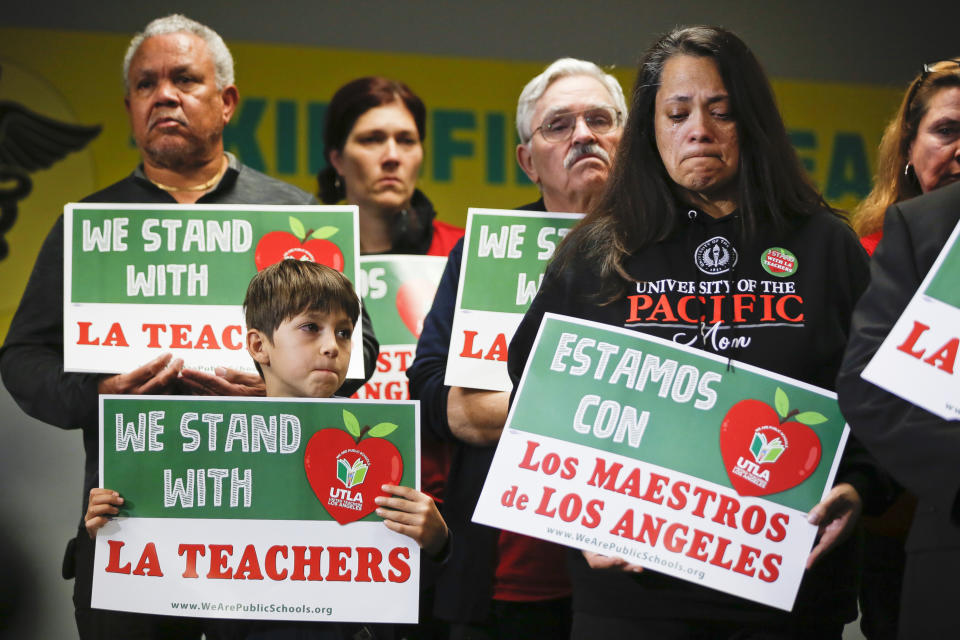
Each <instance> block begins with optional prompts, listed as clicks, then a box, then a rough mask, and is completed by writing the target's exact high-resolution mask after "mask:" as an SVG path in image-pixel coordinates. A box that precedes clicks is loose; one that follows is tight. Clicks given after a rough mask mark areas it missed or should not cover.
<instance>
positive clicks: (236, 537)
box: [92, 396, 420, 622]
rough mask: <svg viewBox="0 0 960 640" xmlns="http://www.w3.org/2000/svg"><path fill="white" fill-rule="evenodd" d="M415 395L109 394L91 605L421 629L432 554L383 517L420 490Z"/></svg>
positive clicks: (104, 408)
mask: <svg viewBox="0 0 960 640" xmlns="http://www.w3.org/2000/svg"><path fill="white" fill-rule="evenodd" d="M418 409H419V407H418V405H417V403H413V402H366V401H362V400H352V401H341V400H314V399H297V398H283V399H264V398H203V397H185V396H181V397H169V396H166V397H164V396H101V397H100V462H101V464H100V486H102V487H106V488H108V489H112V490H114V491H117V492H118V493H120V495H121V496H123V497H124V500H125V502H124V504H123V507H122V509H121V511H120V515H119V516H118V517H115V518H114V519H113V520H111V521H110V522H109V523H108V524H107V525H106V526H104V527H103V528H102V529H101V530H100V531H99V533H98V535H97V539H96V556H95V559H94V570H93V599H92V606H94V607H96V608H102V609H115V610H120V611H135V612H141V613H154V614H165V615H177V616H200V617H207V618H249V619H268V620H269V619H273V620H304V621H305V620H322V621H338V620H339V621H346V620H352V621H369V622H416V620H417V606H418V605H417V603H418V598H419V595H418V593H419V588H418V585H419V566H420V565H419V548H418V547H417V544H416V542H414V541H413V540H412V539H411V538H408V537H407V536H403V535H400V534H397V533H394V532H392V531H390V530H389V529H387V527H386V526H385V525H384V524H383V522H382V521H381V518H379V517H378V516H377V515H376V514H375V513H373V512H374V509H375V508H376V504H375V503H374V501H373V500H374V498H375V497H376V496H378V495H382V492H381V490H380V486H381V485H382V484H384V483H390V484H400V485H404V486H408V487H415V488H419V468H420V459H419V450H420V449H419V445H420V443H419V427H418V425H419V414H418Z"/></svg>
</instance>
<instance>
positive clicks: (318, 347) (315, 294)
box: [84, 260, 449, 557]
mask: <svg viewBox="0 0 960 640" xmlns="http://www.w3.org/2000/svg"><path fill="white" fill-rule="evenodd" d="M243 307H244V312H245V313H246V321H247V338H246V343H247V351H248V352H249V353H250V356H251V357H252V358H253V361H254V364H255V366H256V367H257V371H259V372H260V375H261V376H262V377H263V380H264V383H265V385H266V390H267V396H268V397H295V398H329V397H331V396H333V393H334V392H335V391H336V390H337V389H339V388H340V385H342V384H343V380H344V378H346V376H347V365H348V363H349V362H350V347H351V336H352V335H353V328H354V326H355V324H356V322H357V318H358V317H359V315H360V302H359V300H358V298H357V294H356V293H355V291H354V289H353V285H352V284H351V283H350V281H349V280H348V279H347V278H346V277H345V276H344V275H343V274H341V273H340V272H339V271H336V270H334V269H331V268H329V267H326V266H323V265H320V264H316V263H314V262H307V261H299V260H282V261H280V262H278V263H277V264H274V265H272V266H270V267H267V268H266V269H264V270H263V271H261V272H260V273H258V274H257V275H256V276H254V277H253V280H251V281H250V285H249V286H248V287H247V296H246V299H245V300H244V301H243ZM382 489H383V491H384V492H385V493H388V494H392V496H379V497H377V498H376V503H377V505H379V506H378V508H377V511H376V513H377V515H379V516H380V517H382V518H383V519H384V520H383V522H384V524H385V525H386V526H387V527H388V528H389V529H391V530H393V531H396V532H397V533H402V534H404V535H407V536H409V537H411V538H413V539H414V540H415V541H416V542H417V544H418V545H420V547H421V548H422V549H423V551H424V553H426V554H427V555H428V556H429V557H436V556H437V555H440V554H441V552H443V550H444V548H445V547H446V544H447V540H448V537H449V531H448V530H447V525H446V524H445V523H444V521H443V518H442V517H441V516H440V512H439V511H438V510H437V506H436V504H435V503H434V502H433V499H431V498H430V496H428V495H426V494H425V493H423V492H421V491H417V490H416V489H412V488H410V487H400V486H394V485H383V487H382ZM122 505H123V497H122V496H120V495H119V494H118V493H117V492H116V491H111V490H109V489H92V490H91V491H90V499H89V502H88V505H87V513H86V515H85V516H84V522H85V525H86V528H87V532H88V533H89V534H90V537H91V538H94V537H95V536H96V534H97V531H98V530H99V529H100V528H101V527H103V525H105V524H106V523H107V521H108V519H109V518H110V517H111V516H114V515H116V514H117V513H119V508H120V507H121V506H122Z"/></svg>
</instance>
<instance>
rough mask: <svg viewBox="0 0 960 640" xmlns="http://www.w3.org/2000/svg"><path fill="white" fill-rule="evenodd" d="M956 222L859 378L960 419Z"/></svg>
mask: <svg viewBox="0 0 960 640" xmlns="http://www.w3.org/2000/svg"><path fill="white" fill-rule="evenodd" d="M958 236H960V225H958V226H957V227H956V228H954V230H953V233H951V234H950V238H949V239H948V240H947V243H946V245H944V247H943V250H942V251H941V252H940V255H939V256H937V259H936V261H935V262H934V263H933V266H932V267H930V271H929V272H927V275H926V277H924V279H923V282H921V283H920V287H919V288H918V289H917V292H916V293H915V294H914V295H913V298H911V299H910V302H909V303H908V304H907V307H906V309H904V310H903V313H902V314H901V315H900V318H899V319H898V320H897V322H896V324H894V325H893V329H891V330H890V333H889V335H887V337H886V339H885V340H884V341H883V343H882V344H881V345H880V348H879V349H878V350H877V353H876V354H874V356H873V358H872V359H871V360H870V362H869V364H867V366H866V368H864V370H863V374H862V375H863V378H864V379H865V380H869V381H870V382H872V383H874V384H875V385H877V386H880V387H883V388H884V389H886V390H887V391H889V392H890V393H895V394H897V395H898V396H900V397H901V398H903V399H905V400H907V401H909V402H912V403H913V404H915V405H918V406H920V407H923V408H924V409H926V410H927V411H930V412H931V413H935V414H937V415H938V416H940V417H941V418H944V419H946V420H958V419H960V380H958V379H957V377H956V376H955V374H954V371H955V365H956V361H957V351H958V349H960V290H958V289H957V282H960V246H958V245H957V238H958Z"/></svg>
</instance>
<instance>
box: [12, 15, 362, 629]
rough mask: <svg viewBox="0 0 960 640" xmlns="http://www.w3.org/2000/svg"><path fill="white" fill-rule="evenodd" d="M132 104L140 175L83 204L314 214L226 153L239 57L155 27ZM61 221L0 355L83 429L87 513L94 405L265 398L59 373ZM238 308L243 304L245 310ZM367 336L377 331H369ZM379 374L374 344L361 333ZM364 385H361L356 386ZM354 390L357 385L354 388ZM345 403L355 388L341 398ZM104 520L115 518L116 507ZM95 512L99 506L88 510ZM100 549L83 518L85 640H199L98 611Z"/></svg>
mask: <svg viewBox="0 0 960 640" xmlns="http://www.w3.org/2000/svg"><path fill="white" fill-rule="evenodd" d="M123 81H124V87H125V92H124V98H123V101H124V104H125V105H126V109H127V114H128V116H129V118H130V128H131V131H132V133H133V138H134V141H135V142H136V144H137V148H138V149H139V151H140V157H141V164H140V165H139V166H138V167H137V168H136V169H135V170H134V171H133V172H132V173H131V174H130V175H128V176H127V177H125V178H124V179H122V180H120V181H119V182H117V183H115V184H113V185H111V186H109V187H107V188H106V189H103V190H101V191H99V192H97V193H94V194H93V195H91V196H89V197H87V198H85V199H84V201H85V202H129V203H157V204H194V203H202V204H279V205H291V204H292V205H297V204H315V203H316V199H315V198H314V197H313V196H311V195H310V194H308V193H306V192H305V191H302V190H300V189H298V188H296V187H293V186H291V185H288V184H285V183H283V182H280V181H279V180H276V179H274V178H270V177H268V176H266V175H264V174H262V173H260V172H258V171H255V170H253V169H251V168H250V167H246V166H244V165H243V164H241V163H240V162H239V161H238V160H237V158H235V157H234V156H233V155H231V154H229V153H226V152H225V150H224V147H223V131H224V128H225V127H226V125H227V123H228V122H229V121H230V118H231V117H232V116H233V113H234V111H235V109H236V107H237V102H238V100H239V94H238V92H237V88H236V87H235V86H234V84H233V58H232V57H231V55H230V51H229V50H228V49H227V46H226V45H225V44H224V42H223V39H222V38H220V36H219V35H217V33H216V32H215V31H213V30H212V29H210V28H209V27H207V26H204V25H202V24H200V23H198V22H195V21H193V20H191V19H189V18H186V17H184V16H181V15H170V16H166V17H164V18H158V19H157V20H154V21H153V22H151V23H150V24H148V25H147V27H146V29H144V31H143V33H140V34H137V35H136V36H135V37H134V38H133V40H132V41H131V43H130V46H129V48H128V49H127V53H126V55H125V56H124V60H123ZM63 240H64V239H63V218H62V217H61V218H59V219H58V220H57V222H56V224H55V225H54V227H53V230H52V231H51V232H50V234H49V235H48V236H47V239H46V241H45V242H44V244H43V246H42V248H41V249H40V255H39V256H38V258H37V262H36V265H35V266H34V269H33V273H32V275H31V276H30V280H29V282H28V284H27V288H26V291H25V292H24V294H23V298H22V300H21V301H20V306H19V308H18V309H17V312H16V315H15V316H14V318H13V321H12V323H11V325H10V331H9V332H8V334H7V338H6V341H5V343H4V345H3V348H2V349H0V374H2V375H3V381H4V384H5V385H6V387H7V389H8V390H9V391H10V395H11V396H13V398H14V399H15V400H16V401H17V403H18V404H19V405H20V407H21V408H23V410H24V411H25V412H27V413H28V414H30V415H31V416H33V417H35V418H37V419H39V420H42V421H44V422H47V423H49V424H52V425H54V426H57V427H60V428H63V429H80V430H81V431H82V433H83V444H84V449H85V451H86V468H85V478H84V495H83V509H84V510H86V508H87V506H86V505H87V495H88V494H89V492H90V489H91V488H93V487H95V486H96V485H97V481H98V431H99V430H98V423H99V418H98V406H97V394H98V393H102V394H108V393H130V394H147V393H177V392H188V393H189V392H194V393H215V394H217V395H227V394H256V393H260V394H262V383H261V382H260V380H259V378H258V377H256V376H247V375H245V374H241V373H238V372H233V371H229V370H221V371H220V375H216V376H215V375H209V374H205V373H201V372H198V371H187V370H182V366H183V362H182V361H181V360H172V358H171V355H170V354H166V355H164V356H161V357H159V358H157V359H155V360H153V361H152V362H149V363H147V364H145V365H143V366H142V367H139V368H138V369H135V370H134V371H131V372H129V373H125V374H120V375H112V376H104V375H97V374H81V373H65V372H64V371H63V333H64V332H63V313H62V311H63V246H64V242H63ZM238 302H239V301H238ZM364 325H365V328H366V326H367V325H369V322H365V323H364ZM364 334H365V335H364V355H365V360H366V361H368V362H369V363H370V364H369V365H368V366H367V370H368V371H371V372H372V370H373V366H372V363H373V361H374V360H375V359H376V355H377V350H378V348H377V343H376V339H375V338H374V337H373V335H372V333H368V332H367V331H364ZM358 384H359V383H358ZM358 384H356V385H354V386H358ZM345 392H346V393H347V395H349V393H351V392H352V389H348V390H346V391H345ZM106 507H110V510H107V511H102V512H101V513H100V514H98V515H109V514H112V513H116V508H115V507H112V506H111V505H101V508H106ZM91 508H92V507H91ZM93 548H94V547H93V542H92V541H91V540H90V539H89V537H88V536H87V533H86V530H85V528H84V526H83V520H82V519H81V521H80V523H79V527H78V532H77V535H76V537H75V538H74V539H72V540H71V541H70V543H69V545H68V547H67V552H66V556H65V558H64V564H63V567H64V577H66V578H72V577H76V582H75V586H74V605H75V609H76V618H77V627H78V629H79V631H80V636H81V637H82V638H199V637H200V636H201V633H202V631H203V628H202V626H203V624H202V621H198V620H197V619H195V618H172V617H165V616H146V615H137V614H129V613H122V612H112V611H105V610H100V609H91V608H90V590H91V581H92V571H93Z"/></svg>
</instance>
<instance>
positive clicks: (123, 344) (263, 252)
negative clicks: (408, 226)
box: [63, 204, 363, 378]
mask: <svg viewBox="0 0 960 640" xmlns="http://www.w3.org/2000/svg"><path fill="white" fill-rule="evenodd" d="M357 215H358V214H357V208H356V207H355V206H341V207H322V206H292V205H288V206H261V205H189V206H188V205H138V204H68V205H66V207H64V309H63V314H64V322H63V325H64V340H63V342H64V369H65V370H67V371H87V372H98V373H121V372H126V371H130V370H132V369H135V368H137V367H139V366H141V365H143V364H145V363H146V362H148V361H150V360H152V359H154V358H156V357H157V356H158V355H160V354H161V353H172V354H173V355H174V357H178V358H183V360H184V364H185V366H187V367H190V368H193V369H199V370H202V371H207V372H212V371H213V370H214V368H216V367H219V366H223V367H230V368H233V369H239V370H241V371H247V372H251V373H253V372H255V371H256V370H255V368H254V366H253V361H252V360H251V358H250V356H249V355H248V354H247V350H246V348H245V346H244V340H245V334H246V326H245V323H244V318H243V311H242V305H243V298H244V296H245V294H246V291H247V285H248V284H249V283H250V279H251V278H253V276H254V275H255V274H256V273H257V272H258V271H261V270H263V269H264V268H266V267H267V266H269V265H271V264H273V263H275V262H279V261H280V260H284V259H294V260H313V261H315V262H319V263H322V264H326V265H328V266H330V267H333V268H335V269H337V270H339V271H341V272H342V273H343V274H344V275H346V276H347V277H348V278H349V279H350V280H351V281H353V282H356V276H357V271H358V267H357V257H358V256H359V253H360V251H359V244H358V242H359V241H358V239H357V238H358V236H357ZM353 345H354V346H353V354H352V357H351V360H350V368H349V369H348V371H347V377H350V378H362V377H363V337H362V329H361V327H360V326H359V323H358V327H357V329H356V331H354V342H353Z"/></svg>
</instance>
